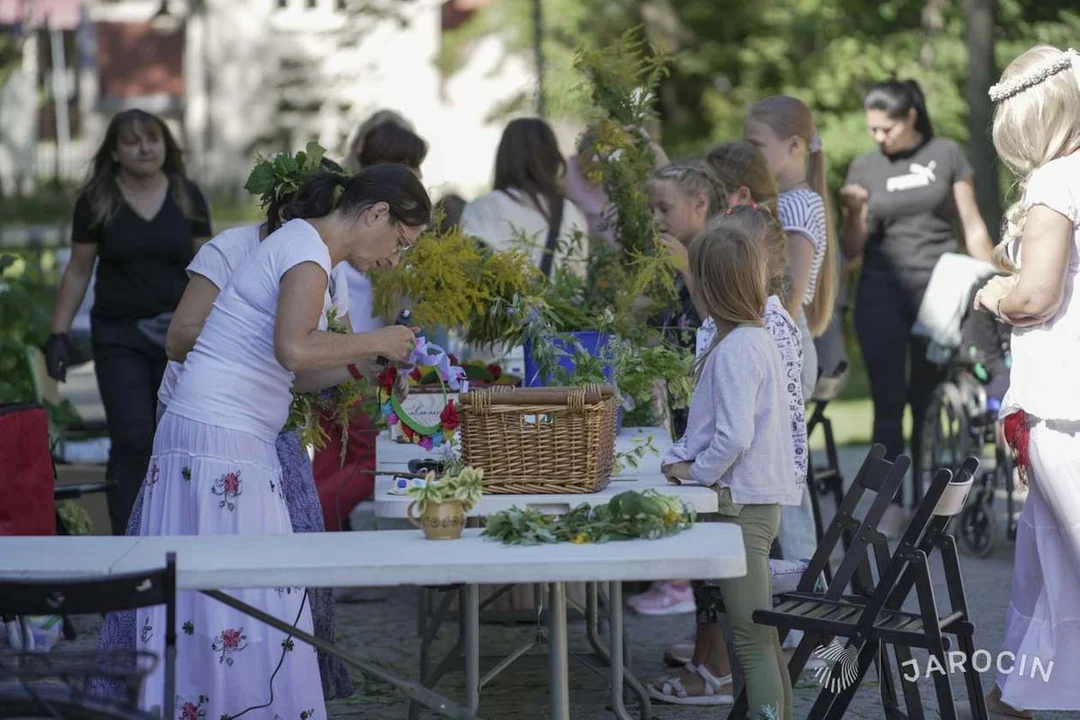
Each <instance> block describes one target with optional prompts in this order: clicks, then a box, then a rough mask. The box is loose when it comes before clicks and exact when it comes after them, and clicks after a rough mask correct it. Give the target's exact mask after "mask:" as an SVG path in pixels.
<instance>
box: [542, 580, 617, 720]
mask: <svg viewBox="0 0 1080 720" xmlns="http://www.w3.org/2000/svg"><path fill="white" fill-rule="evenodd" d="M547 612H548V635H549V637H548V643H549V645H550V649H549V651H548V652H549V653H550V655H549V657H550V670H551V720H570V672H569V668H568V658H569V655H568V650H569V649H568V647H567V642H566V585H565V584H564V583H561V582H553V583H551V584H549V585H548V610H547ZM616 664H617V665H619V669H620V670H621V669H622V666H621V664H619V663H616ZM620 687H621V686H620Z"/></svg>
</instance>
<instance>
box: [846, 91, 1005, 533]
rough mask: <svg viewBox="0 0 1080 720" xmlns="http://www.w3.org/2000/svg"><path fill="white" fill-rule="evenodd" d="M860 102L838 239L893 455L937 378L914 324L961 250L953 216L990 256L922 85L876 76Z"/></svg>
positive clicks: (958, 158)
mask: <svg viewBox="0 0 1080 720" xmlns="http://www.w3.org/2000/svg"><path fill="white" fill-rule="evenodd" d="M863 107H864V108H865V109H866V123H867V126H868V128H869V131H870V136H871V137H872V138H873V139H874V142H876V143H877V145H878V148H877V149H876V150H873V151H871V152H869V153H867V154H865V155H863V156H862V157H860V158H858V159H856V160H855V162H853V163H852V164H851V167H850V168H849V169H848V175H847V181H846V184H845V186H844V187H843V188H842V189H841V190H840V196H841V199H842V201H843V206H844V208H843V225H842V227H841V231H840V239H841V244H842V247H843V250H844V255H845V257H846V258H847V259H848V260H849V261H856V260H859V259H861V260H862V276H861V280H860V282H859V288H858V292H857V295H856V300H855V331H856V334H857V335H858V338H859V345H860V346H861V348H862V353H863V358H864V359H865V361H866V370H867V373H868V374H869V376H870V392H871V395H872V397H873V401H874V433H873V437H874V442H875V443H881V444H883V445H885V447H886V448H887V449H888V453H889V456H890V457H895V456H896V455H898V454H900V453H902V452H903V451H904V431H903V418H904V408H905V406H907V405H908V404H910V405H911V412H912V418H913V421H914V422H913V429H912V437H913V438H918V437H920V433H921V429H922V422H923V417H924V415H925V414H926V408H927V405H928V404H929V402H930V397H931V395H932V394H933V391H934V388H935V387H936V386H937V384H938V382H939V381H940V379H941V371H940V369H939V368H938V367H937V366H936V365H934V364H932V363H931V362H930V361H928V360H927V358H926V350H927V343H926V341H925V340H924V339H922V338H919V337H916V336H914V335H913V334H912V332H911V328H912V326H913V325H914V323H915V318H916V316H917V314H918V312H919V306H920V305H921V304H922V300H923V295H924V294H925V293H926V288H927V285H928V284H929V282H930V275H931V273H932V272H933V270H934V266H935V265H936V264H937V261H938V259H939V258H940V257H941V256H942V255H944V254H945V253H949V252H956V251H957V249H958V247H959V243H958V242H957V237H956V232H955V228H956V226H957V225H959V226H961V227H962V229H963V234H964V245H965V246H966V248H967V251H968V253H969V254H971V255H972V256H974V257H976V258H979V259H980V260H989V259H990V257H991V254H992V252H993V243H992V241H991V239H990V234H989V233H988V232H987V230H986V224H985V223H984V222H983V219H982V216H981V215H980V214H979V207H978V205H977V204H976V202H975V184H974V180H973V177H972V176H973V171H972V169H971V165H970V164H968V161H967V158H965V157H964V153H963V151H962V150H961V149H960V147H959V146H958V145H957V144H956V143H955V142H953V141H952V140H947V139H945V138H941V137H938V136H936V135H935V134H934V126H933V123H931V121H930V114H929V113H928V112H927V109H926V101H925V99H924V98H923V94H922V90H921V89H920V88H919V85H918V84H917V83H916V82H915V81H913V80H906V81H901V80H889V81H887V82H879V83H874V84H873V85H871V86H870V91H869V92H868V93H867V95H866V99H865V101H864V102H863ZM909 362H910V366H911V369H910V371H909V370H908V369H907V366H908V363H909ZM912 446H913V447H912V452H913V454H915V453H917V452H918V448H917V447H916V446H917V443H916V442H913V443H912ZM916 461H918V457H917V455H916ZM916 466H918V462H916ZM902 494H903V493H900V494H898V496H897V498H896V503H897V505H898V507H897V508H896V510H895V511H894V512H892V513H890V514H889V515H888V516H887V522H886V525H887V528H888V529H890V530H896V529H897V528H899V527H901V523H902V521H903V513H902V512H900V507H899V506H902V503H903V498H902V497H901V496H902Z"/></svg>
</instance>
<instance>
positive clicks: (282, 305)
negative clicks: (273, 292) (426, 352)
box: [274, 262, 416, 372]
mask: <svg viewBox="0 0 1080 720" xmlns="http://www.w3.org/2000/svg"><path fill="white" fill-rule="evenodd" d="M326 283H327V278H326V273H325V272H324V271H323V269H322V268H320V267H319V266H318V264H316V263H314V262H303V263H300V264H299V265H297V266H295V267H293V268H292V269H290V270H289V271H288V272H286V273H285V274H284V275H283V276H282V278H281V292H280V293H279V295H278V308H277V319H276V322H275V323H274V353H275V355H276V357H277V361H278V362H279V363H281V366H282V367H284V368H285V369H286V370H290V371H292V372H301V371H309V370H339V369H341V368H343V367H345V366H347V365H348V364H349V363H351V362H355V361H356V360H359V359H361V358H370V357H378V356H379V355H383V356H385V357H387V358H390V359H391V360H404V359H405V358H406V357H408V355H409V353H410V352H412V350H413V348H414V347H415V346H416V335H415V333H414V332H413V330H412V328H407V327H402V326H400V325H391V326H388V327H385V328H381V329H379V330H375V331H373V332H370V333H362V334H359V335H340V334H337V333H331V332H324V331H321V330H319V329H318V325H319V315H320V314H321V313H322V307H323V296H324V295H325V293H326Z"/></svg>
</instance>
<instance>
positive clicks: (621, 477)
mask: <svg viewBox="0 0 1080 720" xmlns="http://www.w3.org/2000/svg"><path fill="white" fill-rule="evenodd" d="M376 442H377V445H376V458H377V460H376V468H377V472H378V473H380V474H379V475H378V476H376V478H375V497H374V503H373V504H374V507H373V511H374V515H375V518H376V519H393V520H403V519H406V518H407V517H408V514H407V512H408V508H409V505H410V503H411V502H412V500H411V499H410V498H409V497H408V496H407V495H401V494H398V493H395V492H392V490H393V487H394V473H404V472H408V464H409V461H410V460H414V459H425V458H429V457H432V455H433V454H434V453H431V452H428V451H425V450H424V449H423V448H421V447H420V446H418V445H415V444H408V443H398V442H395V441H393V440H391V439H390V436H389V434H388V433H385V432H384V433H381V434H380V435H379V437H378V439H377V441H376ZM646 443H648V444H651V446H652V448H654V449H655V451H656V452H648V453H646V454H645V456H644V457H642V458H640V459H639V460H638V462H637V466H636V467H626V468H623V470H622V472H621V473H619V474H618V475H616V476H614V477H613V478H612V480H611V482H610V483H609V484H608V486H607V487H605V488H604V489H603V490H600V491H598V492H595V493H581V494H577V493H558V494H522V495H490V494H486V495H484V496H483V498H482V499H481V500H480V502H479V503H477V505H476V506H474V507H473V508H472V509H471V510H470V511H469V513H468V516H469V518H470V519H472V520H474V521H475V520H477V519H479V518H486V517H489V516H491V515H494V514H495V513H498V512H502V511H504V510H509V509H510V508H512V507H515V506H516V507H519V508H523V509H532V510H542V511H544V512H547V513H551V514H559V515H561V514H565V513H567V512H569V511H570V510H571V509H572V508H575V507H577V506H579V505H581V504H582V503H589V504H590V505H594V506H595V505H601V504H603V503H606V502H608V501H609V500H611V498H613V497H614V496H615V495H617V494H619V493H621V492H624V491H627V490H647V489H652V490H655V491H656V492H659V493H661V494H663V495H669V496H674V497H677V498H679V499H680V500H681V501H682V502H683V504H684V505H686V506H687V507H689V508H691V509H693V510H694V512H696V513H697V514H699V515H703V514H708V513H715V512H716V511H717V509H718V503H717V495H716V491H715V490H713V489H711V488H707V487H702V486H700V485H673V484H671V483H669V482H667V481H666V479H665V478H664V477H663V475H662V474H661V473H660V459H661V456H662V455H663V453H664V452H665V451H666V450H667V448H668V447H670V445H671V437H670V435H669V434H668V432H667V430H666V429H665V428H647V427H646V428H624V429H623V431H622V432H620V433H619V435H618V436H617V438H616V452H629V451H631V450H633V449H634V448H635V447H640V446H641V445H642V444H646ZM383 473H385V474H383ZM668 577H669V578H670V577H681V576H677V575H669V576H668ZM598 585H599V583H597V582H593V581H587V583H586V606H585V608H583V610H584V614H585V626H586V627H585V631H586V637H587V639H588V641H589V644H590V645H591V646H592V648H593V649H594V650H595V652H596V654H597V655H598V656H600V657H601V658H602V659H603V660H604V661H605V662H607V663H609V664H614V663H613V661H612V660H611V658H614V657H622V654H621V653H620V654H619V655H615V654H614V653H613V652H612V650H611V648H606V647H604V646H603V643H602V642H601V640H600V634H599V596H600V592H599V587H598ZM507 587H509V585H508V586H507ZM503 589H504V590H505V589H506V588H503ZM478 593H479V591H478V588H477V587H475V586H472V587H469V586H466V587H465V588H464V589H463V591H462V592H461V593H460V595H461V597H460V603H461V605H463V606H464V607H463V609H462V612H461V613H460V617H459V621H460V628H459V638H458V643H457V644H456V645H455V646H454V647H453V648H452V649H451V650H450V651H449V653H447V655H446V657H445V658H444V659H443V660H442V662H440V663H439V665H438V667H437V668H436V669H435V670H434V672H429V667H428V665H429V662H428V659H429V652H430V646H431V643H432V642H433V640H434V639H435V636H436V634H437V632H438V630H439V628H440V627H441V626H442V624H443V622H444V621H445V617H446V614H447V610H448V608H449V607H450V605H449V602H450V596H448V595H444V596H443V599H442V602H440V603H439V604H438V605H437V606H436V607H435V608H434V609H432V608H429V596H430V592H429V590H428V588H425V587H422V588H421V589H420V617H421V621H420V673H419V675H420V681H421V683H422V684H424V685H425V686H426V687H428V688H432V687H434V685H435V684H436V683H437V682H438V681H439V679H440V678H441V677H442V676H443V675H444V674H445V672H446V669H447V668H448V667H449V665H450V663H451V662H452V661H453V659H454V658H456V657H457V656H458V655H459V654H462V653H463V654H464V655H465V661H466V675H468V673H469V669H468V668H469V662H470V658H469V650H468V646H467V640H466V638H467V637H468V636H469V634H470V633H473V632H475V633H476V641H475V643H476V645H477V646H478V645H479V630H478V626H479V613H480V607H479V594H478ZM498 594H499V593H496V596H497V595H498ZM494 598H495V596H493V597H491V598H489V599H488V600H487V601H485V602H488V603H490V602H491V601H492V600H494ZM614 603H615V601H614V600H613V599H612V597H611V596H610V594H609V597H608V605H609V606H613V605H614ZM620 603H621V600H620ZM619 611H620V612H621V605H620V608H619ZM554 612H555V608H554V607H553V606H550V605H549V607H548V613H549V614H550V613H554ZM620 620H621V618H620ZM620 624H621V623H620ZM474 628H477V629H475V630H474ZM533 644H534V643H531V642H530V643H527V644H526V645H524V646H523V647H521V648H519V649H517V650H515V651H514V652H512V653H511V654H510V655H508V656H507V657H506V658H505V659H504V660H502V661H501V662H499V663H498V664H497V665H496V666H495V668H494V669H493V670H492V671H490V672H489V673H487V675H485V677H484V678H483V679H481V680H480V682H479V685H476V686H475V687H476V691H477V693H479V690H480V688H481V687H482V686H484V685H486V684H487V683H488V682H489V681H490V680H491V679H493V678H494V677H495V676H496V675H498V674H499V673H500V672H502V671H503V670H505V669H506V668H507V667H508V666H509V665H510V664H511V663H513V662H514V661H515V660H516V659H517V658H518V657H520V656H521V655H523V654H524V653H525V652H527V651H528V649H529V648H531V647H532V646H533ZM476 662H477V663H478V662H479V660H477V661H476ZM629 670H630V668H629V653H627V657H626V681H627V684H628V685H629V686H630V688H631V689H632V690H633V691H634V692H635V693H636V694H637V696H638V697H639V699H640V701H641V703H642V706H643V707H645V708H648V706H649V697H648V694H647V693H646V691H645V688H644V686H642V684H641V683H640V682H639V681H638V680H637V678H635V677H634V675H633V674H632V673H631V672H630V671H629ZM469 687H470V688H473V687H474V683H472V682H471V681H469ZM477 699H478V697H477ZM470 705H471V706H472V707H475V704H474V703H473V702H472V699H471V698H470ZM621 707H622V705H621V704H620V705H617V706H615V708H616V710H615V712H616V714H617V715H619V717H620V718H622V717H624V716H625V715H624V713H625V711H624V710H621V709H620V708H621ZM416 709H417V708H416V706H415V705H414V706H413V707H412V709H411V712H410V715H409V717H410V719H411V720H412V719H414V718H415V717H417V715H416ZM648 715H649V711H648V710H647V709H646V711H645V713H644V716H646V717H647V716H648ZM625 717H628V716H625Z"/></svg>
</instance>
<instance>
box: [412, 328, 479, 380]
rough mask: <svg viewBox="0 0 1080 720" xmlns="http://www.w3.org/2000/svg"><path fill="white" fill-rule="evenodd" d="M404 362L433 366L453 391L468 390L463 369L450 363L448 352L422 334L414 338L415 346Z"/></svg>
mask: <svg viewBox="0 0 1080 720" xmlns="http://www.w3.org/2000/svg"><path fill="white" fill-rule="evenodd" d="M406 362H407V363H408V364H409V365H419V366H421V367H430V368H435V372H436V373H438V375H439V377H440V378H441V379H442V381H443V382H444V383H446V384H447V386H448V387H449V388H450V389H451V390H453V391H454V392H468V391H469V382H468V380H466V379H465V370H464V369H463V368H460V367H458V366H457V365H451V364H450V355H449V353H447V352H446V351H445V350H443V349H442V348H441V347H439V346H438V345H436V344H435V343H429V342H428V341H427V338H425V337H423V336H420V337H417V338H416V347H415V348H413V351H412V353H411V354H410V355H409V357H408V359H407V360H406Z"/></svg>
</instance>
